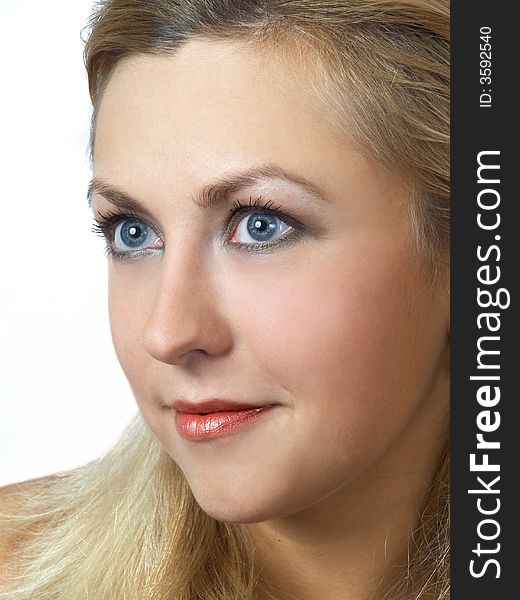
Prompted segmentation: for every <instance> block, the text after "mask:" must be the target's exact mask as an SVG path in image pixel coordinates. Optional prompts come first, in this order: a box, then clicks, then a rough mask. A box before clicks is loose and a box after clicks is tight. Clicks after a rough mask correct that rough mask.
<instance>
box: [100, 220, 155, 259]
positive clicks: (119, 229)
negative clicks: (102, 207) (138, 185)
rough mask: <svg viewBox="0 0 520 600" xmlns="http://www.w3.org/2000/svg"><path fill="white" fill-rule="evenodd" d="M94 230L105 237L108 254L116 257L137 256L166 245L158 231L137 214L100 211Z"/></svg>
mask: <svg viewBox="0 0 520 600" xmlns="http://www.w3.org/2000/svg"><path fill="white" fill-rule="evenodd" d="M92 231H93V232H94V233H96V234H97V235H100V236H101V237H103V238H104V239H105V241H106V252H107V254H108V255H109V256H112V257H113V258H116V259H125V258H134V257H135V258H137V257H138V256H140V255H141V254H143V253H148V252H149V251H160V250H162V248H163V246H164V243H163V241H162V239H161V237H160V235H159V234H158V233H157V231H156V230H155V229H154V228H153V227H152V226H151V225H149V224H148V223H147V222H146V221H143V219H141V218H140V217H138V216H137V215H128V214H127V215H123V214H119V213H108V214H102V213H99V214H98V216H97V218H95V220H94V224H93V226H92Z"/></svg>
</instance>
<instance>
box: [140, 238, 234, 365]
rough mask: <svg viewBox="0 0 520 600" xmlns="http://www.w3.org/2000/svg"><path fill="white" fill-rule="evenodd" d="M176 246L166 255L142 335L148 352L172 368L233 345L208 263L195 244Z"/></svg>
mask: <svg viewBox="0 0 520 600" xmlns="http://www.w3.org/2000/svg"><path fill="white" fill-rule="evenodd" d="M178 242H179V243H178V244H175V245H174V246H172V247H170V248H168V249H167V250H165V254H164V256H163V259H162V265H161V274H160V278H159V282H158V285H157V289H156V292H155V296H154V298H153V304H152V306H151V307H150V314H149V317H148V320H147V322H146V324H145V327H144V331H143V346H144V348H145V349H146V351H147V352H148V353H149V354H150V355H152V356H153V357H154V358H156V359H157V360H160V361H162V362H166V363H170V364H174V363H178V362H181V361H182V360H183V357H184V356H185V355H186V354H187V353H189V352H190V351H192V350H199V351H204V352H206V353H208V354H213V353H217V352H221V351H223V350H224V349H225V348H226V346H227V345H228V344H229V336H228V335H227V332H226V327H225V324H224V322H223V318H222V316H221V315H220V314H219V312H218V307H217V298H218V294H217V293H216V290H214V289H213V284H212V278H211V276H210V269H209V267H210V266H209V264H208V260H207V257H205V256H204V254H203V253H202V252H199V251H198V249H195V248H194V247H193V246H194V244H193V243H192V244H190V243H189V242H187V243H183V242H182V241H181V240H178Z"/></svg>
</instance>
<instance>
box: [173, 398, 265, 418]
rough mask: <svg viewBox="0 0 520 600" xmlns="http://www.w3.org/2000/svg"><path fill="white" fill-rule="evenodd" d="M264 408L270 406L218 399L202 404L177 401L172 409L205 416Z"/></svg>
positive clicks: (204, 401)
mask: <svg viewBox="0 0 520 600" xmlns="http://www.w3.org/2000/svg"><path fill="white" fill-rule="evenodd" d="M264 406H268V404H247V403H243V402H234V401H232V400H222V399H218V398H214V399H211V400H203V401H201V402H185V401H184V400H175V402H173V403H172V408H174V409H175V410H176V411H177V412H180V413H190V414H198V415H205V414H209V413H216V412H222V411H227V410H234V411H239V410H252V409H255V408H262V407H264Z"/></svg>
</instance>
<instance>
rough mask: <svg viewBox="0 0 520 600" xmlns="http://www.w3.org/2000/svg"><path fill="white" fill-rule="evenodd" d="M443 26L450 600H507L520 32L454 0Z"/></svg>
mask: <svg viewBox="0 0 520 600" xmlns="http://www.w3.org/2000/svg"><path fill="white" fill-rule="evenodd" d="M508 9H509V10H508ZM451 19H452V72H451V75H452V79H451V86H452V115H451V127H452V129H451V134H452V137H451V147H452V165H451V166H452V211H453V213H452V215H453V216H452V238H451V239H452V244H451V256H452V260H451V268H452V271H451V341H452V389H451V391H452V400H451V402H452V475H451V477H452V479H451V490H452V530H451V531H452V546H451V547H452V553H451V557H452V562H451V565H452V599H453V600H470V599H471V600H481V599H482V600H484V599H485V600H489V599H493V600H506V599H510V598H518V597H520V592H519V591H518V578H519V577H520V562H519V560H518V556H519V546H520V534H519V527H518V521H519V520H520V514H519V513H520V497H519V492H518V487H519V486H518V485H517V484H518V483H520V482H518V481H517V479H518V477H519V475H520V429H519V425H520V421H519V418H518V405H519V404H520V394H519V389H518V388H519V385H518V382H517V379H518V380H520V351H519V349H518V340H519V336H520V331H519V327H518V301H519V293H518V279H519V277H520V266H519V263H520V260H519V259H520V251H519V242H520V232H518V233H517V231H516V225H517V223H516V220H515V217H516V215H517V214H518V208H519V207H520V198H519V193H518V190H517V189H515V187H516V186H515V183H516V180H517V178H518V177H519V174H520V162H519V159H520V152H519V151H518V149H516V148H514V147H513V140H514V139H515V138H516V136H517V132H518V121H519V119H518V115H517V110H513V103H515V104H517V105H518V99H517V98H515V94H517V92H515V89H518V82H519V77H518V72H519V66H518V65H519V59H520V52H519V50H518V47H519V46H518V41H519V37H520V30H518V22H517V20H516V19H515V17H514V16H513V14H512V13H511V5H510V4H506V3H505V2H497V1H495V2H489V1H488V2H483V1H481V0H472V1H471V2H468V1H464V0H453V2H452V4H451ZM515 108H516V107H515ZM515 141H516V139H515Z"/></svg>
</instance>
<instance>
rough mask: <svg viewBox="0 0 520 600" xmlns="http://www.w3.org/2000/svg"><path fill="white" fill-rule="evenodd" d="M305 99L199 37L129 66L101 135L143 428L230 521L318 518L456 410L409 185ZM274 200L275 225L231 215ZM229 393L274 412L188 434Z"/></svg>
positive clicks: (437, 302)
mask: <svg viewBox="0 0 520 600" xmlns="http://www.w3.org/2000/svg"><path fill="white" fill-rule="evenodd" d="M307 89H308V88H307V87H306V85H305V80H304V76H303V74H301V73H298V71H296V70H295V69H294V67H291V66H289V65H285V66H284V64H282V62H275V61H274V60H273V59H272V58H269V57H268V56H267V55H263V54H262V55H260V54H259V53H254V52H253V51H251V50H247V49H246V48H245V47H241V46H239V45H238V44H233V45H231V44H230V43H216V42H213V43H210V42H190V43H188V44H187V45H186V46H184V47H183V48H182V49H181V50H180V51H178V52H177V53H176V54H175V55H174V56H162V57H157V56H155V57H152V56H148V57H139V58H134V59H132V60H126V61H124V62H122V63H120V64H119V66H118V67H117V68H116V70H115V71H114V73H113V75H112V77H111V79H110V81H109V84H108V87H107V89H106V91H105V93H104V96H103V100H102V102H101V106H100V111H99V115H98V120H97V127H96V139H95V149H94V150H95V152H94V177H95V184H94V186H93V193H92V205H93V209H94V213H95V215H97V216H98V218H101V217H100V214H101V215H105V217H107V216H108V214H111V213H115V214H116V216H115V217H112V221H113V223H112V227H113V228H114V230H115V242H114V244H115V247H114V251H115V252H121V253H123V255H122V256H121V257H119V258H117V257H114V258H112V259H111V260H110V266H109V278H110V281H109V290H110V292H109V307H110V320H111V329H112V335H113V340H114V344H115V348H116V352H117V355H118V357H119V360H120V362H121V365H122V367H123V369H124V372H125V374H126V376H127V377H128V380H129V382H130V385H131V387H132V389H133V392H134V394H135V397H136V399H137V403H138V405H139V408H140V410H141V411H142V414H143V417H144V419H145V420H146V422H147V424H148V426H149V427H150V429H151V430H152V431H153V433H154V434H155V435H156V436H157V438H158V439H159V440H160V442H161V444H162V445H163V446H164V448H165V449H166V451H167V452H168V454H169V455H170V456H171V457H172V458H173V459H174V460H175V461H176V462H177V464H178V465H179V466H180V468H181V469H182V471H183V473H184V475H185V477H186V479H187V481H188V483H189V485H190V487H191V489H192V490H193V493H194V495H195V498H196V499H197V501H198V502H199V504H200V505H201V507H202V508H203V509H204V510H205V511H206V512H208V513H209V514H211V515H212V516H214V517H215V518H218V519H221V520H226V521H233V522H243V523H247V522H255V521H262V520H266V519H270V518H274V517H279V516H282V515H289V514H293V513H296V512H298V511H300V510H302V509H304V508H305V507H309V506H311V505H315V504H316V503H317V502H319V501H320V500H322V499H324V498H325V497H328V496H330V495H331V494H332V493H333V492H335V491H336V490H339V489H342V488H344V487H345V485H347V487H348V484H352V483H353V482H355V481H356V479H359V478H360V477H362V476H363V473H365V472H367V470H368V469H369V468H370V467H371V466H372V465H375V464H377V463H378V462H380V461H381V460H383V459H384V457H385V456H387V455H389V454H390V453H392V452H394V449H395V448H396V447H404V445H403V444H401V443H400V442H401V440H402V439H404V437H407V439H412V438H413V439H415V440H420V445H421V450H419V449H417V452H418V453H421V452H422V453H424V448H423V445H426V447H428V446H431V447H433V445H434V444H432V443H431V437H432V436H431V435H430V434H429V433H428V431H429V429H428V428H429V427H431V428H432V430H435V431H437V430H438V428H437V429H435V428H436V425H434V424H432V419H437V420H439V419H440V417H441V415H443V414H445V413H446V411H447V386H446V381H447V376H446V372H447V369H446V348H447V328H448V325H447V323H448V308H447V306H448V302H447V297H446V296H447V293H446V291H445V288H444V287H442V286H440V285H439V286H438V287H435V288H430V287H429V280H428V278H427V273H426V271H425V270H424V268H421V266H420V265H419V264H418V262H417V259H416V257H414V254H413V247H412V242H411V240H412V239H413V238H412V236H411V233H410V232H411V229H410V224H409V220H408V211H409V203H410V201H411V200H410V190H409V188H408V187H406V185H405V184H404V183H402V182H399V181H397V180H396V179H394V178H392V177H391V176H390V175H389V174H388V173H386V172H384V171H383V169H382V168H380V167H379V166H378V165H377V164H376V163H375V162H372V161H371V160H370V159H368V158H367V157H365V156H364V155H362V154H361V153H360V152H359V151H357V150H356V149H355V147H354V145H353V144H352V143H351V142H349V140H347V139H344V138H343V139H342V138H340V137H339V136H337V135H336V134H335V130H334V129H333V128H332V127H331V125H330V124H329V123H330V121H328V120H327V119H325V117H324V115H323V114H321V113H320V112H319V111H318V110H317V109H316V108H315V105H314V104H313V102H312V101H311V98H310V96H309V95H308V92H307ZM241 174H248V175H250V176H251V177H249V178H247V179H246V178H243V180H242V182H241V183H238V184H236V185H234V186H227V187H226V186H223V185H219V186H218V188H217V187H215V184H217V183H219V184H222V182H223V181H224V180H227V179H228V178H236V177H237V176H240V175H241ZM283 174H288V175H287V177H284V176H283ZM304 181H305V182H307V185H305V183H304ZM209 186H213V187H209ZM202 190H205V193H204V194H202ZM211 192H213V193H211ZM215 192H219V193H218V194H216V193H215ZM259 197H260V200H259V202H260V203H263V204H265V203H268V205H269V208H270V210H266V209H264V208H260V207H258V206H257V207H252V208H246V209H243V212H240V213H237V212H236V206H235V207H234V206H233V203H234V202H236V200H239V201H240V202H241V203H242V204H245V205H248V204H249V202H250V201H251V202H252V203H254V202H255V201H257V199H258V198H259ZM129 198H131V199H133V200H134V201H135V202H134V204H135V206H132V207H131V210H130V211H129V210H128V209H125V208H123V207H122V205H123V204H124V203H125V202H126V203H127V204H128V199H129ZM209 198H211V199H212V200H213V201H212V202H211V203H210V204H209V205H204V206H203V201H204V200H206V201H207V200H208V199H209ZM120 205H121V206H120ZM273 210H277V211H279V212H272V211H273ZM233 213H234V214H233ZM122 215H127V216H122ZM128 215H129V216H128ZM231 215H233V216H231ZM215 398H216V399H226V400H232V401H235V402H237V403H242V404H244V403H245V404H248V405H255V406H260V405H268V404H276V405H277V406H275V407H274V408H273V409H271V410H269V411H267V412H265V413H264V414H263V415H262V416H261V418H259V419H257V420H255V421H253V422H250V423H249V424H248V425H247V426H243V427H241V428H238V429H236V430H233V431H231V432H228V433H227V434H226V435H221V436H219V437H206V438H204V437H203V438H202V439H199V440H193V439H186V438H185V437H183V436H182V435H181V434H180V433H179V431H178V430H177V427H176V415H175V412H176V411H175V410H174V409H173V408H172V407H171V405H172V403H174V402H175V401H177V400H184V401H185V402H188V403H196V402H199V401H202V400H208V399H215ZM436 422H437V421H436ZM418 443H419V442H418ZM414 454H415V453H414V451H413V448H412V451H410V450H408V451H407V454H406V456H405V455H404V454H403V456H402V457H401V459H400V460H401V462H400V463H399V464H401V465H402V467H403V468H406V465H407V463H406V461H407V460H408V461H412V462H413V460H414V458H413V456H414Z"/></svg>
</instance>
